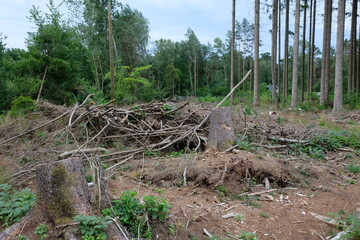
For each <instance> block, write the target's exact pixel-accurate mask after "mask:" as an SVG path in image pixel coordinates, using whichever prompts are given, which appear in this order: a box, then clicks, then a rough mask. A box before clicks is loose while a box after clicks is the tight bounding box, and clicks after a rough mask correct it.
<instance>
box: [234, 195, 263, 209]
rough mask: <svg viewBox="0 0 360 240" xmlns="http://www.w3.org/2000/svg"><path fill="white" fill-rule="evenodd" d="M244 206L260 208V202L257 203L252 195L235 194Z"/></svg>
mask: <svg viewBox="0 0 360 240" xmlns="http://www.w3.org/2000/svg"><path fill="white" fill-rule="evenodd" d="M237 199H240V200H241V201H242V203H243V204H244V205H245V206H252V207H254V208H261V204H260V203H258V199H257V198H256V197H254V196H240V197H238V196H237Z"/></svg>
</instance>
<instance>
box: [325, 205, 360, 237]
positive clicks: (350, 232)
mask: <svg viewBox="0 0 360 240" xmlns="http://www.w3.org/2000/svg"><path fill="white" fill-rule="evenodd" d="M328 215H329V216H331V217H333V218H334V219H335V220H336V222H337V228H338V229H339V230H345V229H346V231H345V234H344V235H342V236H341V238H340V239H347V240H358V239H360V219H359V218H357V217H356V214H355V213H348V214H346V213H345V211H344V210H342V209H341V210H340V211H338V212H337V213H331V212H330V213H328Z"/></svg>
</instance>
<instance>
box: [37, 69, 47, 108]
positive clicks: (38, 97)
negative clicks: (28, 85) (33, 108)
mask: <svg viewBox="0 0 360 240" xmlns="http://www.w3.org/2000/svg"><path fill="white" fill-rule="evenodd" d="M47 71H48V66H46V68H45V72H44V75H43V78H42V81H41V86H40V89H39V93H38V96H37V98H36V103H38V102H39V100H40V97H41V93H42V90H43V87H44V83H45V78H46V74H47Z"/></svg>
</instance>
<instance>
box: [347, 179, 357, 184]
mask: <svg viewBox="0 0 360 240" xmlns="http://www.w3.org/2000/svg"><path fill="white" fill-rule="evenodd" d="M346 182H347V183H350V184H356V180H355V179H349V180H346Z"/></svg>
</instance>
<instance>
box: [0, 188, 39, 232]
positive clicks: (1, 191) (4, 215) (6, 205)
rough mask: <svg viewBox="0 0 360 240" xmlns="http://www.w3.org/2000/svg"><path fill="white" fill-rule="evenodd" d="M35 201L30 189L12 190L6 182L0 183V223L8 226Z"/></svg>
mask: <svg viewBox="0 0 360 240" xmlns="http://www.w3.org/2000/svg"><path fill="white" fill-rule="evenodd" d="M34 202H35V194H34V193H32V192H31V191H30V189H28V188H25V189H23V190H21V191H16V190H13V189H12V187H11V186H10V185H8V184H1V185H0V223H2V225H3V226H5V227H8V226H10V225H12V224H13V223H15V222H17V221H19V220H20V219H21V218H22V217H23V216H24V215H25V214H26V213H27V212H28V211H29V209H30V208H31V207H32V205H33V204H34Z"/></svg>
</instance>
